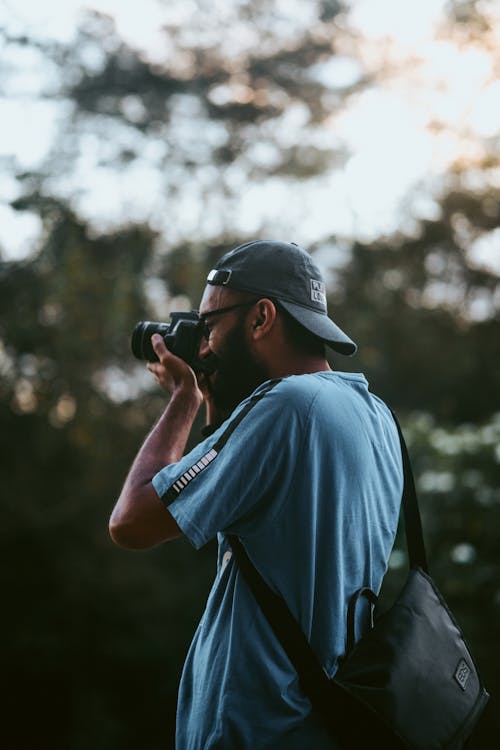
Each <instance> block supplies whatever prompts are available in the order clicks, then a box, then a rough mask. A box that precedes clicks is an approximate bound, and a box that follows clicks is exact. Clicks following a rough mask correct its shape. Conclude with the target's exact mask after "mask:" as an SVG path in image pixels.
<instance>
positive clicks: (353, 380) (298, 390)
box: [256, 370, 368, 401]
mask: <svg viewBox="0 0 500 750" xmlns="http://www.w3.org/2000/svg"><path fill="white" fill-rule="evenodd" d="M269 382H270V381H269ZM269 382H268V383H263V384H262V386H260V387H259V388H258V389H257V391H256V393H259V391H260V390H261V389H262V391H265V390H266V388H267V387H268V386H269ZM353 387H354V388H361V389H362V390H366V389H367V387H368V383H367V381H366V378H365V377H364V375H363V374H362V373H357V372H355V373H344V372H335V371H333V370H322V371H320V372H313V373H306V374H304V375H288V376H287V377H284V378H281V379H280V380H278V381H277V382H276V385H274V386H273V388H272V394H273V396H274V398H275V399H276V400H279V399H287V398H292V397H293V398H296V399H299V400H300V401H309V400H310V399H311V398H314V397H315V396H316V395H318V394H319V393H322V392H324V393H326V394H332V393H334V392H335V391H341V390H344V389H345V388H353Z"/></svg>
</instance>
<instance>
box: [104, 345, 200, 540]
mask: <svg viewBox="0 0 500 750" xmlns="http://www.w3.org/2000/svg"><path fill="white" fill-rule="evenodd" d="M151 341H152V344H153V348H154V350H155V352H156V354H157V356H158V359H159V360H160V361H159V362H150V363H148V369H149V370H150V372H152V373H153V374H154V376H155V377H156V379H157V381H158V383H159V384H160V385H161V387H162V388H163V389H164V390H165V391H167V393H170V394H171V399H170V401H169V403H168V405H167V407H166V409H165V411H164V413H163V414H162V416H161V417H160V419H159V420H158V422H157V423H156V425H155V426H154V427H153V429H152V431H151V432H150V433H149V435H148V437H147V438H146V440H145V442H144V444H143V445H142V447H141V449H140V450H139V452H138V454H137V456H136V457H135V460H134V461H133V463H132V466H131V468H130V471H129V473H128V476H127V478H126V480H125V484H124V485H123V489H122V491H121V493H120V497H119V498H118V502H117V503H116V505H115V508H114V510H113V513H112V515H111V519H110V527H109V528H110V533H111V537H112V539H113V540H114V541H115V542H116V544H119V545H120V546H122V547H127V548H129V549H144V548H147V547H152V546H154V545H155V544H159V543H160V542H163V541H167V540H169V539H175V538H176V537H178V536H180V535H181V534H182V531H181V530H180V528H179V526H178V525H177V523H176V522H175V520H174V518H173V516H172V515H171V514H170V513H169V511H168V509H167V508H165V506H164V505H163V504H162V503H161V501H160V499H159V497H158V495H157V494H156V492H155V490H154V487H153V485H152V479H153V477H154V476H155V474H156V473H157V472H158V471H160V470H161V469H162V468H163V467H164V466H168V465H169V464H172V463H175V462H176V461H179V459H180V458H181V457H182V455H183V452H184V449H185V447H186V443H187V439H188V437H189V432H190V430H191V427H192V425H193V422H194V419H195V417H196V414H197V413H198V410H199V408H200V406H201V404H202V401H203V394H202V392H201V390H200V388H199V386H198V382H197V380H196V375H195V374H194V372H193V370H192V369H191V368H190V367H189V365H187V364H186V363H185V362H184V361H183V360H182V359H180V358H179V357H175V356H174V355H173V354H172V353H171V352H169V351H168V349H167V347H166V346H165V342H164V341H163V339H162V337H161V336H160V335H158V334H155V335H154V336H152V337H151Z"/></svg>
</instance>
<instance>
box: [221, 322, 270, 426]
mask: <svg viewBox="0 0 500 750" xmlns="http://www.w3.org/2000/svg"><path fill="white" fill-rule="evenodd" d="M213 356H214V357H215V359H216V366H217V369H216V371H215V374H214V376H213V378H211V385H212V389H211V390H212V399H213V402H214V405H215V407H216V409H217V411H218V412H219V413H220V414H221V415H223V418H224V419H225V418H227V417H228V416H229V414H231V412H232V411H233V410H234V409H235V408H236V406H238V404H239V403H240V402H241V401H243V399H245V398H247V397H248V396H250V394H251V393H253V391H254V390H255V389H256V388H257V387H258V386H259V385H260V384H261V383H263V382H264V381H265V380H267V379H268V378H269V375H268V373H267V371H266V370H265V368H264V367H263V366H262V365H261V364H260V363H259V362H257V361H256V360H255V358H254V356H253V355H252V353H251V352H250V350H249V347H248V345H247V342H246V339H245V325H244V321H243V320H240V321H238V323H237V324H236V325H235V327H234V328H233V330H232V331H230V332H229V333H228V334H227V336H226V340H225V342H224V348H223V350H222V351H221V352H220V354H218V355H213Z"/></svg>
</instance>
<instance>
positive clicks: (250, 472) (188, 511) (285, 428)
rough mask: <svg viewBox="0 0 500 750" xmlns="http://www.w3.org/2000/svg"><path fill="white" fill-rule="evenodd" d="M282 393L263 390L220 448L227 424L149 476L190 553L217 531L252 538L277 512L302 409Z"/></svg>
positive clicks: (282, 390)
mask: <svg viewBox="0 0 500 750" xmlns="http://www.w3.org/2000/svg"><path fill="white" fill-rule="evenodd" d="M286 391H287V389H286V387H285V386H284V385H283V384H281V383H280V384H278V386H276V387H275V389H274V390H272V391H270V392H268V393H266V394H265V395H264V396H263V397H262V398H261V399H260V400H259V401H257V403H256V404H255V405H254V406H253V407H252V408H251V409H250V411H249V412H248V413H247V414H246V415H245V416H244V418H243V419H242V420H241V422H239V424H238V425H237V426H236V428H235V429H234V430H233V431H232V432H231V434H230V437H229V438H228V439H227V441H226V442H225V443H224V441H222V442H223V445H222V447H220V448H218V446H219V445H220V441H221V437H222V436H223V435H224V434H225V432H226V430H227V429H228V426H230V425H231V420H228V422H226V423H225V424H224V425H222V426H221V427H220V428H219V429H218V430H217V431H216V432H215V433H214V434H213V435H211V436H210V437H209V438H207V439H206V440H204V441H203V442H202V443H200V444H199V445H198V446H196V448H195V449H194V450H192V451H191V452H190V453H188V454H187V455H186V456H184V457H183V458H182V459H181V460H180V461H179V462H177V463H175V464H171V465H170V466H167V467H165V468H164V469H162V470H161V471H160V472H159V473H158V474H157V475H156V476H155V477H154V479H153V486H154V488H155V490H156V492H157V493H158V495H159V497H160V499H161V500H162V501H163V502H164V503H165V505H166V506H167V507H168V510H169V511H170V513H171V514H172V516H173V517H174V519H175V520H176V522H177V524H178V525H179V527H180V528H181V529H182V531H183V532H184V534H185V535H186V536H187V537H188V539H189V540H190V541H191V543H192V544H193V545H194V546H195V547H196V548H199V547H202V546H203V545H204V544H206V543H207V542H208V541H210V540H211V539H213V538H214V537H215V536H216V534H217V532H219V531H222V532H224V531H226V532H231V533H237V534H242V535H244V534H248V533H254V532H255V531H258V527H259V524H260V523H262V522H263V521H264V520H266V521H269V519H270V518H272V517H273V516H274V515H275V514H276V513H277V512H278V511H279V509H280V507H281V504H282V502H283V500H284V498H285V497H286V487H287V483H289V482H291V481H292V475H293V472H294V470H295V466H296V456H297V453H298V452H299V451H300V442H301V440H302V439H303V432H304V430H303V426H304V422H305V417H304V409H301V408H298V404H297V402H296V400H294V399H290V398H289V397H288V396H287V393H286ZM244 406H245V402H244V403H243V404H242V405H241V406H240V407H239V410H241V409H242V408H244ZM238 413H239V412H238ZM238 413H236V414H235V417H233V419H234V418H236V417H237V416H238Z"/></svg>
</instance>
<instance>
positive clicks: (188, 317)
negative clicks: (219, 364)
mask: <svg viewBox="0 0 500 750" xmlns="http://www.w3.org/2000/svg"><path fill="white" fill-rule="evenodd" d="M170 318H171V321H170V323H158V322H156V321H151V320H141V321H140V322H139V323H137V325H136V327H135V328H134V331H133V333H132V341H131V345H132V353H133V355H134V357H136V358H137V359H142V360H147V361H148V362H158V357H157V356H156V353H155V350H154V349H153V345H152V343H151V336H152V335H153V334H154V333H159V334H160V336H162V338H163V341H164V342H165V346H166V347H167V349H168V350H169V351H170V352H172V354H175V356H176V357H180V358H181V359H183V360H184V362H187V364H188V365H189V366H190V367H192V368H193V370H194V371H195V372H207V373H208V372H210V371H212V367H211V366H210V365H211V362H210V358H207V361H203V360H201V359H200V358H199V356H198V355H199V350H200V343H201V339H202V337H203V330H202V327H201V325H200V320H199V317H198V314H197V313H195V312H173V313H170Z"/></svg>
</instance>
